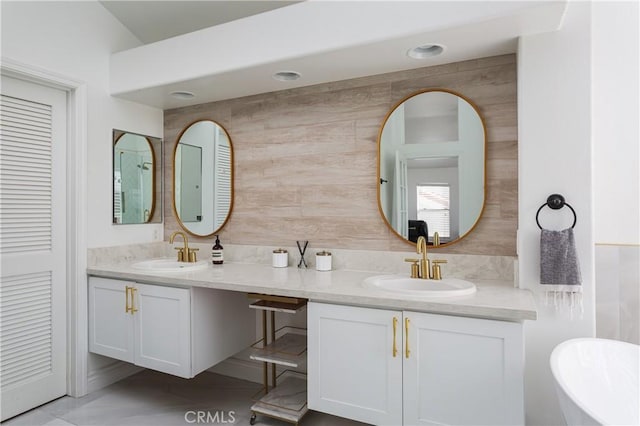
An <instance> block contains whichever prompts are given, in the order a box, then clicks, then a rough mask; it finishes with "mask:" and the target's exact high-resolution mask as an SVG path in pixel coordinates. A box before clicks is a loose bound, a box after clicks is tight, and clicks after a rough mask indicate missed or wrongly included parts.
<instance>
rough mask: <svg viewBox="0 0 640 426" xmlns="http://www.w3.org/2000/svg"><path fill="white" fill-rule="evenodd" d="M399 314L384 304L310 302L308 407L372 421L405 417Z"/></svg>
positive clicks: (394, 422)
mask: <svg viewBox="0 0 640 426" xmlns="http://www.w3.org/2000/svg"><path fill="white" fill-rule="evenodd" d="M400 316H401V315H400V312H394V311H387V310H381V309H364V308H357V307H351V306H338V305H327V304H321V303H309V305H308V337H307V339H308V357H309V365H308V380H309V385H308V388H309V389H308V390H309V408H311V409H315V410H318V411H323V412H325V413H330V414H334V415H338V416H341V417H346V418H350V419H354V420H359V421H363V422H368V423H374V424H390V425H398V424H400V423H402V382H401V381H402V352H401V350H402V326H401V321H400V320H401V318H400ZM394 317H396V318H397V319H398V325H397V334H396V341H397V348H398V352H397V354H396V356H395V357H394V356H393V318H394Z"/></svg>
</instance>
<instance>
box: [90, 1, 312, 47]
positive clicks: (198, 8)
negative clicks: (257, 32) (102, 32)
mask: <svg viewBox="0 0 640 426" xmlns="http://www.w3.org/2000/svg"><path fill="white" fill-rule="evenodd" d="M298 2H299V1H282V0H275V1H268V0H264V1H251V0H241V1H238V0H235V1H222V0H215V1H202V0H200V1H148V0H147V1H135V0H128V1H122V0H102V1H100V3H102V6H104V7H105V8H106V9H107V10H108V11H109V12H111V14H112V15H113V16H115V17H116V19H118V20H119V21H120V22H122V24H123V25H124V26H125V27H127V28H128V29H129V31H131V32H132V33H133V35H135V36H136V37H137V38H138V40H140V41H141V42H142V43H144V44H149V43H154V42H156V41H160V40H165V39H168V38H171V37H175V36H179V35H182V34H187V33H190V32H193V31H197V30H201V29H203V28H208V27H213V26H214V25H220V24H224V23H226V22H231V21H235V20H237V19H241V18H245V17H247V16H252V15H257V14H259V13H263V12H267V11H269V10H274V9H278V8H280V7H285V6H289V5H291V4H295V3H298Z"/></svg>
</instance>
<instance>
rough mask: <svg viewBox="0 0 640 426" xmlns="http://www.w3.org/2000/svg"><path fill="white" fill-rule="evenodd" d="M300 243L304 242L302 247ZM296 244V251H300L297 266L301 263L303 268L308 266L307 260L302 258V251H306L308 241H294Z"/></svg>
mask: <svg viewBox="0 0 640 426" xmlns="http://www.w3.org/2000/svg"><path fill="white" fill-rule="evenodd" d="M300 243H304V247H301V246H300ZM296 244H297V245H298V252H300V262H298V268H302V266H303V265H304V267H305V268H308V266H307V262H306V261H305V260H304V253H305V252H306V251H307V246H308V245H309V241H296Z"/></svg>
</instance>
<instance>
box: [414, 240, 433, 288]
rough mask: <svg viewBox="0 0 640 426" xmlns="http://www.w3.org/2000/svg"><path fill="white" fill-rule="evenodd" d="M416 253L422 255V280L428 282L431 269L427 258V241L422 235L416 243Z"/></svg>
mask: <svg viewBox="0 0 640 426" xmlns="http://www.w3.org/2000/svg"><path fill="white" fill-rule="evenodd" d="M416 253H418V254H421V255H422V259H420V278H422V279H423V280H428V279H429V271H430V270H431V268H430V265H429V259H428V258H427V240H425V238H424V237H423V236H422V235H421V236H419V237H418V241H417V242H416Z"/></svg>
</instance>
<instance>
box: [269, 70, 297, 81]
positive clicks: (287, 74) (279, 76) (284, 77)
mask: <svg viewBox="0 0 640 426" xmlns="http://www.w3.org/2000/svg"><path fill="white" fill-rule="evenodd" d="M272 77H273V78H274V79H275V80H278V81H293V80H297V79H299V78H300V73H297V72H295V71H280V72H277V73H275V74H274V75H273V76H272Z"/></svg>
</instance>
